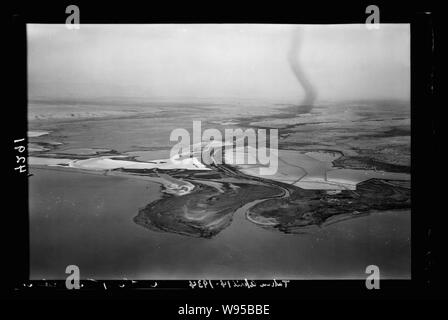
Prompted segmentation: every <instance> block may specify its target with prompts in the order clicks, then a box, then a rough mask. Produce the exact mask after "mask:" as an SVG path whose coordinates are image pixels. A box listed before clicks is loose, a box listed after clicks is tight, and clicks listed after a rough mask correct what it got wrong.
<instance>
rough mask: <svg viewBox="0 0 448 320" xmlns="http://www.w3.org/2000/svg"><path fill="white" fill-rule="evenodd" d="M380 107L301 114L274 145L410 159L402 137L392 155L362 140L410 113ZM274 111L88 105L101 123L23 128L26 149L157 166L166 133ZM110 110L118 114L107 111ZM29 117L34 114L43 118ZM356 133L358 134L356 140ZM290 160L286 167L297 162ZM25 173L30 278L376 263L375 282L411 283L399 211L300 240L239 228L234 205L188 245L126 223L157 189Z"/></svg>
mask: <svg viewBox="0 0 448 320" xmlns="http://www.w3.org/2000/svg"><path fill="white" fill-rule="evenodd" d="M33 108H35V106H31V108H30V109H33ZM54 108H56V109H58V110H59V109H60V112H68V111H70V112H71V110H68V111H67V110H65V111H64V110H63V109H64V107H59V106H56V107H54ZM54 108H53V107H52V108H51V110H53V109H54ZM129 108H131V107H130V106H129V107H128V109H129ZM134 108H135V109H138V107H134V106H132V109H134ZM378 108H379V107H378V106H376V107H375V108H373V107H371V106H367V107H362V106H361V107H356V106H355V107H350V108H348V109H349V112H345V111H344V113H342V111H343V110H342V109H341V108H339V109H341V110H342V111H340V110H339V109H336V108H332V109H328V110H329V113H328V114H326V112H327V109H325V108H324V107H317V108H315V109H314V110H313V114H312V115H311V116H309V117H304V118H303V119H302V118H301V117H299V120H300V121H299V122H301V125H300V126H298V127H296V128H294V130H293V131H290V132H289V133H288V134H289V136H287V137H286V138H285V139H283V140H282V141H280V145H281V147H288V149H289V148H292V149H293V150H295V149H296V148H300V147H301V146H304V147H306V148H307V149H311V148H312V149H314V148H316V149H321V148H324V149H325V148H327V147H329V146H330V147H331V148H330V149H334V150H340V151H343V152H345V153H346V154H350V153H351V152H353V149H359V148H360V146H361V147H362V148H367V149H368V148H370V149H371V154H372V155H384V158H386V160H388V161H389V160H390V159H398V156H397V154H403V156H402V158H403V161H402V162H404V163H405V162H406V160H407V158H409V156H408V154H407V153H406V152H402V153H397V152H396V150H402V149H398V148H399V147H400V148H401V146H402V145H403V146H404V147H406V146H407V144H409V142H408V141H407V140H405V141H401V140H397V139H396V138H394V139H395V140H397V141H396V142H394V143H395V144H396V145H397V149H391V148H390V146H391V144H392V142H393V141H395V140H394V139H392V138H390V137H385V138H381V137H379V138H375V139H376V140H374V139H373V138H372V137H373V134H377V133H378V132H379V133H382V132H384V131H385V130H386V129H389V128H391V127H393V126H396V124H395V123H392V122H391V121H389V120H387V119H389V118H390V117H392V116H393V117H402V116H403V117H409V109H406V108H404V109H399V108H395V107H394V108H390V107H389V106H384V107H381V108H380V109H378ZM86 109H89V108H87V107H86ZM97 109H98V110H97ZM142 109H145V112H149V111H148V110H147V108H142ZM150 109H151V108H150ZM153 109H154V108H153ZM224 109H225V110H224ZM278 109H279V107H278V106H277V107H273V105H269V106H267V107H266V106H263V107H260V106H259V105H255V106H253V107H251V108H249V109H247V108H241V106H238V105H237V104H233V105H227V106H219V107H216V106H214V107H213V108H211V107H204V108H203V109H200V108H199V107H197V108H196V109H195V108H194V107H192V106H185V105H183V106H180V105H179V106H174V107H169V108H165V106H164V107H163V108H156V109H154V110H156V111H157V112H158V113H157V115H156V114H154V117H152V116H148V115H147V114H145V115H144V116H142V117H130V118H126V119H123V118H122V119H119V118H101V117H100V115H102V114H101V112H102V111H104V108H103V107H102V106H96V108H95V110H94V111H95V112H98V115H99V116H98V117H97V118H95V119H91V118H90V119H86V120H84V121H68V120H66V117H65V116H64V117H60V118H59V119H47V118H45V117H43V119H45V120H39V121H37V122H36V121H34V122H30V123H29V127H30V130H33V131H41V132H43V131H45V132H48V134H45V135H42V136H39V137H37V136H35V137H34V138H32V139H31V142H35V141H36V140H39V141H40V142H45V143H49V144H54V143H56V142H57V143H63V144H62V145H57V151H58V152H59V153H62V154H64V153H66V151H69V152H72V151H73V149H78V151H79V150H84V151H85V150H91V149H92V148H101V149H103V148H104V149H113V150H116V151H117V152H119V153H121V154H123V153H125V154H126V155H129V156H136V157H137V160H139V161H147V160H152V159H164V158H167V157H168V154H169V149H170V147H171V146H172V145H173V144H174V142H170V141H169V136H170V133H171V130H172V129H174V128H185V129H187V130H189V131H191V127H192V121H193V120H201V119H202V120H208V121H209V122H208V123H207V122H203V124H204V126H203V130H204V129H205V128H207V127H216V128H217V129H219V130H222V129H224V128H228V124H229V121H230V123H231V124H232V125H236V126H237V127H238V125H240V126H243V127H244V123H245V122H246V123H249V122H251V120H250V119H251V118H252V117H256V114H257V113H258V115H260V114H262V115H263V114H264V115H266V114H270V112H273V113H274V114H280V113H279V112H278ZM89 110H90V109H89ZM116 110H122V108H121V107H119V106H118V107H116V108H112V110H109V109H107V108H106V111H116ZM151 110H152V109H151ZM31 111H33V110H31ZM137 111H138V110H137ZM137 111H135V112H137ZM140 111H141V110H140ZM33 112H34V113H37V114H40V115H41V114H43V113H42V111H41V110H34V111H33ZM92 112H93V111H92ZM126 112H127V114H134V113H135V112H134V111H133V110H127V111H126ZM245 113H247V115H246V118H247V119H246V120H244V119H243V120H242V119H241V114H245ZM64 114H65V113H64ZM378 117H381V118H382V119H386V120H385V121H383V122H379V121H375V122H372V124H371V125H369V126H368V127H366V122H362V123H361V122H359V121H358V120H359V119H361V120H363V119H365V120H369V121H370V120H371V119H374V120H375V119H377V118H378ZM41 118H42V117H41ZM71 118H72V117H71V116H70V119H71ZM74 118H76V117H74ZM272 118H275V117H274V116H273V117H272ZM285 119H286V118H285ZM341 119H342V120H343V121H342V120H341ZM296 120H297V119H295V118H294V121H296ZM354 120H356V121H354ZM239 121H240V122H239ZM261 121H263V120H262V119H261ZM266 121H271V120H266ZM266 121H265V122H266ZM272 121H274V122H275V119H274V120H272ZM332 121H335V122H336V123H334V122H332ZM296 122H297V121H296ZM305 122H306V124H305ZM340 123H342V125H340ZM265 125H266V124H265ZM323 128H324V129H325V130H323ZM288 130H292V129H288ZM358 133H363V134H364V135H361V138H362V139H359V136H360V134H358ZM33 139H34V140H33ZM383 140H384V141H383ZM305 142H306V144H305ZM384 146H387V148H385V147H384ZM383 147H384V148H383ZM404 147H403V148H404ZM79 148H80V149H79ZM389 149H391V151H390V153H388V152H389V151H388V150H389ZM403 150H404V151H406V150H407V149H406V148H404V149H403ZM392 151H393V152H392ZM75 153H76V152H75ZM290 153H291V154H297V153H296V152H292V151H291V152H290ZM310 155H311V156H312V155H315V156H317V157H318V159H314V160H319V161H323V162H326V161H328V160H331V159H332V158H331V157H328V156H327V157H325V158H319V157H321V154H320V153H316V154H314V153H310ZM400 159H401V158H400ZM292 160H293V164H294V162H295V160H297V159H296V158H294V159H292ZM47 161H53V160H52V159H47ZM55 161H56V162H61V161H63V159H58V160H55ZM30 171H31V172H32V173H33V174H34V175H33V176H31V177H30V178H29V187H30V190H29V191H30V193H29V194H30V199H29V201H30V230H31V231H30V232H31V233H30V235H31V241H30V242H31V243H30V246H31V278H32V279H42V278H45V279H65V277H66V274H65V268H66V266H67V265H69V264H76V265H78V266H79V267H80V270H81V277H82V278H84V279H85V278H95V279H122V278H125V277H126V278H128V279H190V278H198V279H199V278H220V279H224V278H259V279H261V278H264V279H272V278H274V277H275V278H277V279H280V278H294V279H300V278H306V279H310V278H318V279H321V278H332V279H333V278H353V277H355V278H365V277H366V274H365V273H364V272H365V268H366V266H368V265H370V264H375V265H378V266H379V267H380V271H381V276H382V277H383V278H409V277H410V234H411V232H410V230H411V229H410V228H411V214H410V211H409V210H408V211H383V212H378V213H372V214H370V215H367V216H363V217H359V218H356V219H350V220H345V221H340V222H338V223H334V224H330V225H328V226H325V227H322V228H319V227H316V228H313V229H310V230H309V233H307V234H284V233H281V232H278V231H273V230H268V229H263V228H261V227H260V226H258V225H255V224H254V223H252V222H249V221H248V220H247V219H246V218H245V216H244V212H243V211H244V210H242V209H239V210H238V211H237V212H236V213H235V214H234V216H233V221H232V223H231V224H230V226H229V227H227V228H225V229H224V230H222V231H221V232H220V233H218V234H217V235H216V236H215V237H213V238H211V239H205V238H194V237H188V236H184V235H179V234H175V233H166V232H165V233H163V232H156V231H152V230H148V229H146V228H144V227H142V226H139V225H137V224H136V223H135V222H134V221H133V218H134V217H135V216H136V215H137V214H138V211H139V209H140V208H143V207H145V206H146V205H147V204H149V203H151V202H152V201H154V200H156V199H158V198H159V197H160V196H161V192H160V189H161V187H160V185H159V184H156V183H154V182H151V181H147V180H145V179H137V177H132V178H131V177H129V178H127V177H121V176H111V175H109V176H106V175H102V174H101V173H99V174H98V173H97V174H89V173H85V172H74V171H70V170H68V171H67V170H65V169H62V168H45V169H43V168H37V167H31V168H30ZM346 172H347V173H350V175H353V176H354V177H355V178H356V177H357V175H358V174H359V171H358V172H354V171H350V170H349V169H346ZM337 178H340V177H337ZM308 183H310V182H308Z"/></svg>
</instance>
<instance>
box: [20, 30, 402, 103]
mask: <svg viewBox="0 0 448 320" xmlns="http://www.w3.org/2000/svg"><path fill="white" fill-rule="evenodd" d="M27 31H28V77H29V93H30V98H31V99H32V98H36V97H47V98H53V97H55V98H63V97H81V98H89V97H105V96H106V97H133V96H136V97H149V98H151V97H163V96H164V97H173V98H179V97H204V98H209V97H232V98H239V97H241V98H273V99H286V100H288V99H300V98H301V97H303V96H304V89H303V87H302V86H301V85H300V83H299V81H298V80H297V79H296V77H295V75H294V73H293V72H292V69H291V66H290V62H289V61H288V53H290V52H291V46H292V45H293V43H294V42H293V39H294V37H298V38H299V39H300V41H299V42H298V43H299V47H298V48H296V50H295V51H294V55H296V54H297V61H298V62H299V63H300V66H301V69H302V70H301V71H303V73H304V74H305V75H306V77H307V79H308V82H309V83H310V84H311V85H312V86H313V87H314V90H315V91H316V93H317V100H343V99H372V98H373V99H375V98H379V99H383V98H387V99H389V98H393V99H408V98H409V95H410V28H409V25H404V24H395V25H381V27H380V29H379V30H368V29H367V28H366V26H365V25H304V26H293V25H249V24H234V25H226V24H221V25H220V24H206V25H194V24H189V25H174V24H167V25H160V24H159V25H83V24H81V28H80V29H79V30H68V29H67V28H66V27H65V26H64V25H38V24H32V25H28V26H27ZM296 43H297V42H296Z"/></svg>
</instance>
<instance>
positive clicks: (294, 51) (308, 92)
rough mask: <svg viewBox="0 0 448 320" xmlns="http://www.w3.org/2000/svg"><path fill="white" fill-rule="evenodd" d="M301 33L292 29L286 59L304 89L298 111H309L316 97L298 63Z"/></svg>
mask: <svg viewBox="0 0 448 320" xmlns="http://www.w3.org/2000/svg"><path fill="white" fill-rule="evenodd" d="M302 33H303V32H302V31H301V30H300V29H296V30H294V31H293V37H292V43H291V48H290V50H289V53H288V61H289V65H290V66H291V70H292V71H293V72H294V75H295V76H296V78H297V80H298V81H299V83H300V85H301V86H302V88H303V90H304V91H305V97H304V99H303V101H302V102H301V103H300V105H299V106H298V112H299V113H305V112H310V111H311V109H312V108H313V105H314V101H315V100H316V97H317V94H316V90H315V89H314V87H313V85H312V84H311V82H310V81H309V79H308V77H307V75H306V72H304V70H303V66H302V65H301V63H300V57H299V51H300V49H301V45H302Z"/></svg>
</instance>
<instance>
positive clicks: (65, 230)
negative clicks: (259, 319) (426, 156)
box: [26, 23, 411, 280]
mask: <svg viewBox="0 0 448 320" xmlns="http://www.w3.org/2000/svg"><path fill="white" fill-rule="evenodd" d="M26 32H27V64H28V66H27V68H28V71H27V73H28V78H27V79H28V108H27V118H28V146H27V148H28V165H29V173H28V174H29V178H28V185H29V232H30V279H32V280H41V279H56V280H57V279H58V280H64V279H65V278H66V277H67V274H66V267H67V266H68V265H75V266H77V267H78V268H79V270H80V275H81V279H109V280H120V279H133V280H151V279H153V280H160V279H166V280H183V279H289V280H320V279H326V280H341V279H361V280H362V279H365V278H366V267H367V266H369V265H374V266H377V267H378V269H379V270H380V271H381V278H382V279H410V278H411V134H410V132H411V121H410V115H411V109H410V80H411V76H410V74H411V72H410V70H411V69H410V25H409V24H404V23H403V24H381V25H380V26H379V27H378V28H373V29H372V28H367V27H366V25H365V24H313V25H307V24H294V25H293V24H238V23H223V24H177V23H174V24H81V25H80V27H79V28H78V29H74V30H73V29H69V28H67V26H66V25H64V24H32V23H31V24H27V25H26Z"/></svg>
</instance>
